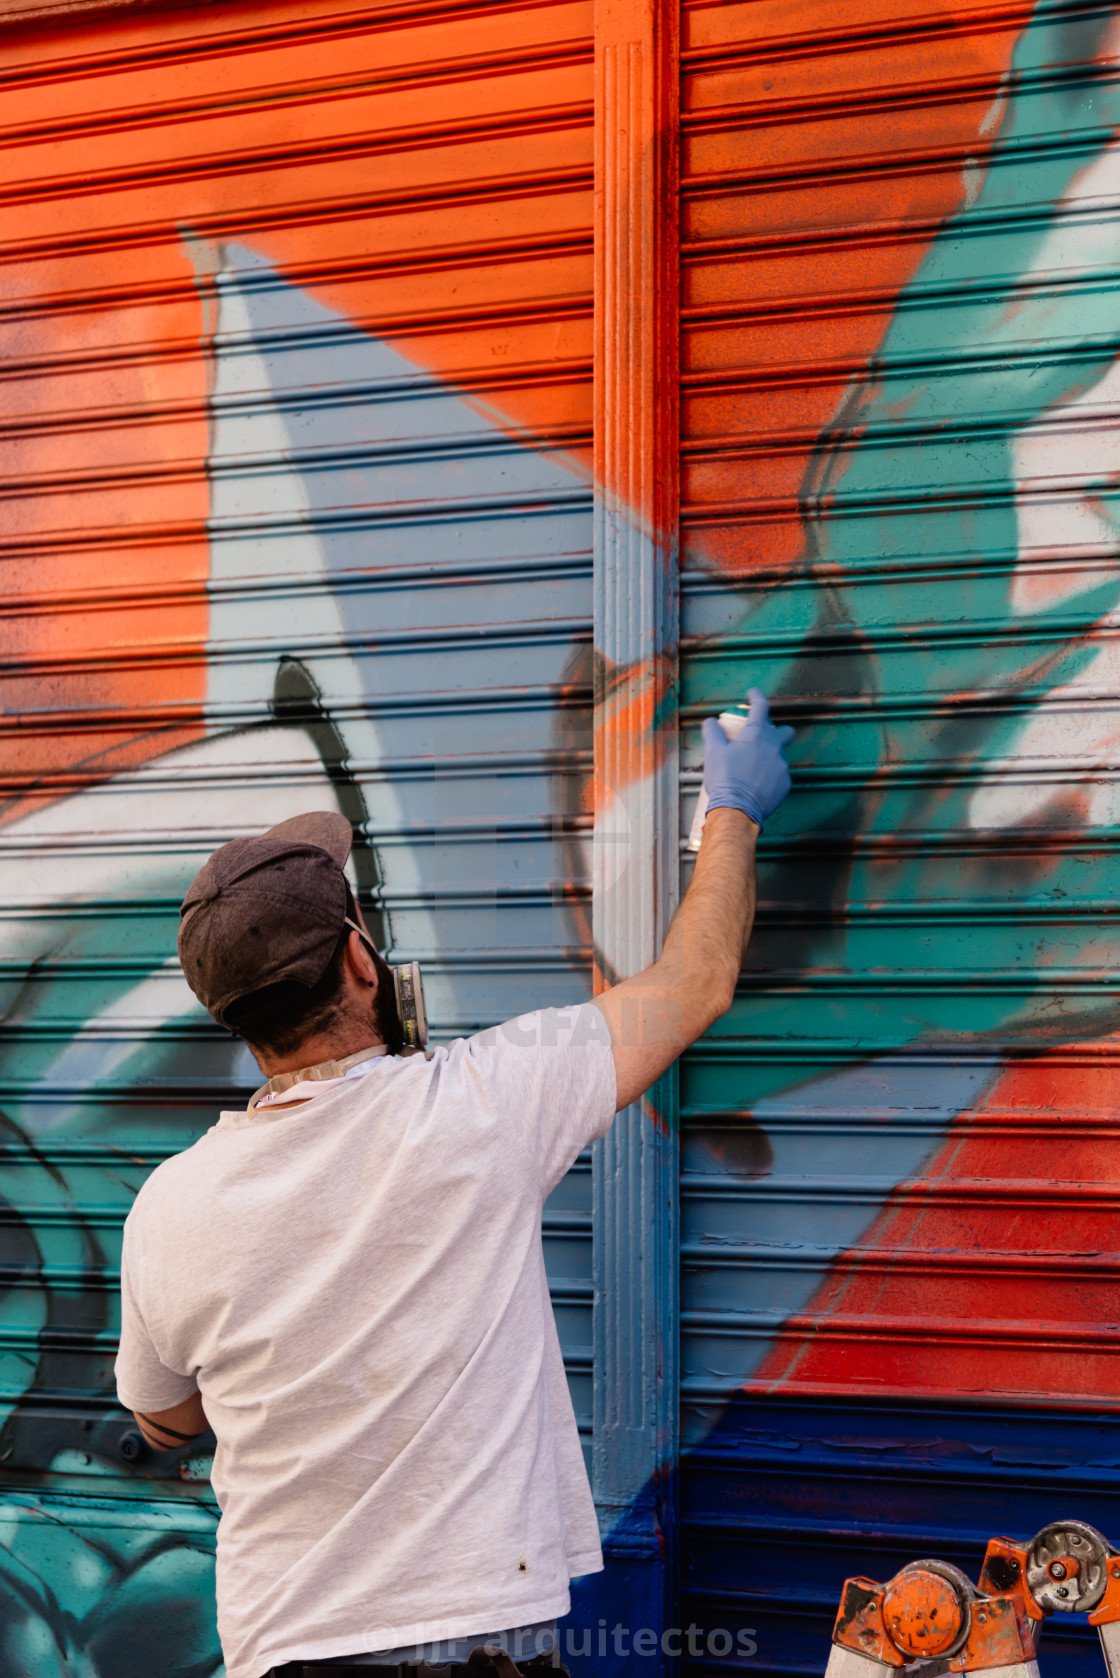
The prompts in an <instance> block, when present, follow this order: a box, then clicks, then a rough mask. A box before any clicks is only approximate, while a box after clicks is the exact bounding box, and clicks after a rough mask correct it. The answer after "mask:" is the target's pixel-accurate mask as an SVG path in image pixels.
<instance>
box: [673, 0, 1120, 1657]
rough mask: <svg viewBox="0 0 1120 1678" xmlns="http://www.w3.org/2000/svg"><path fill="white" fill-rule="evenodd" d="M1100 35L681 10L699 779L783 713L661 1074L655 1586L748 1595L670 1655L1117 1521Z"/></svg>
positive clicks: (1104, 130) (1110, 25)
mask: <svg viewBox="0 0 1120 1678" xmlns="http://www.w3.org/2000/svg"><path fill="white" fill-rule="evenodd" d="M1118 31H1120V20H1118V18H1117V14H1116V11H1115V10H1114V9H1113V8H1112V7H1107V6H1084V7H1082V6H1078V5H1073V6H1063V7H1053V6H1050V5H1047V4H1039V5H1038V6H1036V7H1035V8H1034V9H1033V10H1032V9H1031V8H1029V7H1024V6H1020V5H1013V6H994V7H980V6H971V5H960V6H954V7H952V8H950V9H948V10H946V9H940V10H938V9H933V8H929V7H927V6H924V5H923V4H922V0H915V3H910V0H851V3H844V4H842V5H840V6H836V5H828V6H824V5H818V4H810V5H799V6H797V7H790V6H788V5H785V4H779V3H770V0H765V3H763V4H751V5H739V4H720V5H711V4H703V3H692V0H689V3H688V4H686V6H685V9H684V23H683V32H682V66H683V72H682V75H683V79H682V137H683V155H682V177H683V205H682V231H681V237H682V312H683V332H682V370H681V404H682V428H683V443H682V450H683V453H682V485H683V487H682V525H683V540H682V638H683V651H682V716H683V719H684V722H685V724H686V725H689V724H691V725H692V728H691V729H689V728H688V727H687V726H686V733H685V762H686V774H685V777H684V782H685V788H686V791H687V792H690V791H691V790H692V789H693V788H694V787H695V785H696V781H697V771H696V766H697V764H698V739H697V736H696V734H695V732H694V729H695V724H696V723H697V722H698V720H699V718H700V717H701V716H702V715H704V714H705V713H707V712H710V711H712V710H716V709H719V708H721V707H723V706H726V705H727V704H729V703H733V702H736V701H738V700H740V699H741V698H742V697H743V694H744V692H745V690H746V688H747V687H748V686H749V685H751V684H752V683H758V684H760V685H762V686H764V687H766V688H767V689H768V690H769V691H770V693H771V694H772V695H773V696H774V698H775V708H776V710H777V712H778V714H779V716H780V717H781V719H782V720H785V721H789V722H792V723H793V724H794V725H795V726H796V727H797V729H798V739H797V742H796V744H795V747H794V749H793V757H794V760H795V762H796V766H797V773H796V776H795V783H794V785H795V790H794V793H793V796H792V797H791V798H790V800H789V802H788V804H787V806H786V807H785V808H784V809H783V810H782V811H781V812H780V813H779V815H778V816H777V817H776V818H775V819H774V821H773V823H772V824H771V825H770V827H769V828H768V830H767V833H766V836H765V838H764V841H763V845H762V853H761V855H762V866H761V881H762V885H761V898H762V904H761V911H760V916H759V928H758V933H757V935H756V939H755V942H754V944H753V946H752V950H751V953H750V957H749V961H748V966H747V970H746V972H745V974H744V978H743V981H742V984H741V987H740V992H739V995H738V997H737V1000H736V1004H735V1007H734V1009H733V1011H732V1013H731V1014H730V1015H729V1016H728V1018H727V1020H726V1021H724V1022H722V1024H721V1025H720V1026H719V1027H717V1029H716V1030H715V1031H714V1032H713V1033H712V1034H711V1035H710V1036H709V1037H708V1038H707V1040H706V1041H705V1042H704V1043H702V1044H701V1045H699V1046H698V1048H697V1049H696V1051H695V1052H694V1053H692V1054H691V1055H690V1056H689V1057H688V1061H687V1066H686V1068H685V1071H684V1073H683V1076H682V1177H681V1229H682V1272H681V1296H682V1352H681V1361H682V1435H683V1442H684V1452H685V1455H684V1460H683V1465H682V1557H683V1592H684V1597H683V1607H682V1623H687V1622H688V1621H689V1620H690V1619H695V1620H696V1621H697V1622H698V1623H701V1624H704V1625H712V1624H716V1625H719V1626H722V1627H727V1628H730V1630H731V1631H732V1632H738V1631H741V1630H744V1628H747V1627H749V1628H752V1629H751V1631H750V1632H749V1634H748V1633H746V1632H745V1633H744V1642H743V1643H742V1644H739V1645H737V1646H736V1647H735V1648H734V1649H732V1651H731V1652H730V1653H729V1654H728V1655H727V1658H726V1660H725V1661H721V1660H719V1659H715V1658H711V1657H707V1656H706V1657H705V1658H703V1659H698V1660H695V1661H689V1660H687V1659H686V1661H685V1670H686V1671H690V1670H694V1669H695V1670H699V1669H700V1668H701V1667H703V1668H704V1669H705V1670H710V1669H716V1668H720V1667H722V1666H734V1665H736V1664H743V1663H745V1661H746V1656H745V1655H744V1650H746V1649H747V1645H748V1644H757V1652H756V1653H754V1654H753V1655H751V1657H750V1660H749V1665H750V1669H751V1670H752V1671H760V1670H766V1671H803V1672H809V1671H820V1670H822V1668H823V1662H824V1658H825V1654H826V1646H827V1636H828V1631H829V1628H830V1624H831V1620H832V1616H833V1614H834V1611H835V1604H836V1595H837V1590H838V1587H839V1584H840V1581H841V1580H842V1578H843V1577H844V1576H845V1575H846V1574H851V1573H855V1572H860V1571H863V1572H866V1573H870V1574H871V1575H872V1576H874V1577H884V1576H887V1575H889V1574H890V1573H891V1572H892V1571H893V1570H894V1567H895V1566H896V1565H899V1564H900V1563H901V1562H902V1561H903V1560H906V1559H911V1558H913V1557H914V1556H916V1555H919V1554H931V1553H932V1554H945V1555H947V1556H949V1557H950V1558H951V1559H954V1560H957V1561H959V1562H960V1563H961V1564H962V1565H966V1566H969V1567H970V1568H975V1566H976V1564H977V1563H978V1561H979V1557H980V1553H981V1549H982V1544H983V1541H984V1539H985V1538H986V1537H987V1536H988V1535H989V1534H991V1533H994V1532H1000V1531H1004V1530H1010V1531H1012V1532H1017V1533H1022V1534H1029V1533H1030V1532H1032V1531H1033V1530H1035V1529H1037V1528H1038V1527H1039V1526H1040V1525H1041V1524H1042V1523H1043V1522H1044V1521H1046V1520H1050V1519H1054V1518H1056V1517H1057V1516H1058V1515H1059V1514H1061V1513H1063V1512H1065V1511H1067V1510H1068V1511H1069V1512H1070V1513H1073V1512H1075V1511H1076V1512H1078V1513H1080V1514H1081V1515H1082V1516H1083V1517H1084V1518H1087V1519H1089V1520H1093V1521H1096V1522H1098V1523H1099V1524H1100V1525H1101V1526H1102V1527H1103V1529H1104V1530H1105V1531H1107V1532H1110V1533H1112V1534H1115V1533H1116V1531H1117V1530H1118V1529H1120V1519H1118V1516H1120V1509H1118V1507H1117V1499H1116V1483H1117V1476H1116V1468H1115V1463H1116V1460H1117V1446H1118V1436H1117V1424H1116V1420H1115V1415H1116V1410H1117V1401H1118V1399H1120V1363H1118V1360H1117V1338H1116V1328H1115V1322H1116V1308H1115V1300H1116V1286H1117V1279H1118V1275H1120V1254H1118V1251H1117V1246H1118V1244H1117V1241H1116V1239H1115V1228H1116V1213H1117V1209H1118V1189H1120V1183H1118V1176H1120V1174H1118V1172H1117V1168H1116V1163H1115V1142H1116V1137H1117V1119H1116V1100H1117V1097H1116V1090H1117V1083H1116V1072H1115V1066H1116V1039H1115V1032H1116V1028H1117V977H1116V973H1117V945H1116V937H1115V932H1114V909H1113V905H1114V900H1115V895H1116V872H1115V855H1116V823H1117V814H1118V810H1117V794H1116V790H1115V789H1116V778H1115V777H1116V765H1117V742H1118V739H1120V731H1118V721H1117V701H1116V693H1117V681H1116V651H1115V648H1116V630H1115V622H1116V618H1115V613H1116V607H1117V600H1118V584H1117V570H1116V559H1115V555H1116V551H1117V548H1116V500H1115V484H1116V472H1117V466H1118V464H1120V445H1118V443H1117V430H1116V390H1117V388H1120V387H1118V386H1117V372H1116V369H1117V361H1116V355H1117V349H1118V340H1117V333H1116V325H1115V297H1116V290H1115V273H1116V261H1117V254H1118V237H1120V235H1118V231H1117V229H1118V226H1120V223H1118V220H1117V181H1118V179H1120V176H1118V151H1117V145H1116V141H1115V131H1116V126H1117V122H1118V118H1120V85H1118V81H1117V76H1116V62H1117V59H1116V54H1117V47H1118V44H1120V32H1118ZM689 765H691V766H692V767H691V773H688V772H687V771H688V768H689ZM683 815H684V820H685V822H686V824H687V821H688V819H689V818H690V815H691V798H688V797H686V798H685V800H684V808H683ZM1047 1639H1048V1644H1049V1647H1050V1658H1051V1659H1054V1660H1057V1659H1059V1658H1060V1659H1064V1660H1066V1661H1067V1662H1068V1663H1072V1667H1073V1669H1074V1670H1078V1671H1080V1670H1082V1669H1083V1668H1087V1667H1088V1666H1092V1669H1093V1670H1096V1667H1095V1663H1096V1661H1097V1660H1098V1658H1099V1656H1098V1654H1097V1651H1096V1647H1095V1644H1093V1643H1089V1642H1086V1641H1085V1639H1084V1636H1083V1634H1082V1633H1081V1632H1080V1631H1079V1628H1077V1627H1076V1626H1074V1627H1072V1628H1070V1627H1069V1626H1065V1627H1062V1626H1059V1627H1058V1628H1057V1630H1055V1631H1050V1632H1048V1633H1047ZM1046 1646H1047V1645H1045V1644H1044V1657H1045V1649H1046Z"/></svg>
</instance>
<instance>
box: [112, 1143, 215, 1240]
mask: <svg viewBox="0 0 1120 1678" xmlns="http://www.w3.org/2000/svg"><path fill="white" fill-rule="evenodd" d="M213 1134H214V1132H213V1130H208V1131H204V1132H203V1134H202V1135H201V1136H200V1137H198V1138H197V1139H196V1140H195V1141H194V1142H192V1143H190V1144H189V1146H187V1147H186V1148H183V1149H181V1150H180V1151H179V1153H177V1154H169V1155H168V1157H167V1159H164V1160H161V1161H160V1163H159V1164H158V1165H157V1166H156V1168H155V1170H154V1171H151V1172H149V1174H148V1176H147V1177H145V1179H144V1181H143V1183H141V1185H140V1188H139V1190H138V1191H137V1194H136V1199H135V1200H134V1201H133V1203H132V1210H131V1212H130V1213H129V1218H130V1220H132V1219H135V1218H136V1216H137V1214H138V1213H139V1215H140V1216H141V1217H143V1216H144V1215H145V1213H146V1212H147V1210H148V1209H149V1208H152V1207H155V1206H156V1205H157V1204H158V1205H162V1204H164V1203H166V1202H167V1201H168V1200H169V1199H171V1200H174V1199H175V1198H177V1197H178V1196H179V1195H180V1194H181V1192H182V1189H183V1187H184V1184H185V1183H186V1182H187V1181H189V1180H190V1179H192V1178H194V1177H196V1176H197V1174H198V1172H199V1170H200V1169H202V1156H203V1154H204V1153H205V1152H206V1149H207V1144H208V1141H209V1138H210V1137H212V1136H213Z"/></svg>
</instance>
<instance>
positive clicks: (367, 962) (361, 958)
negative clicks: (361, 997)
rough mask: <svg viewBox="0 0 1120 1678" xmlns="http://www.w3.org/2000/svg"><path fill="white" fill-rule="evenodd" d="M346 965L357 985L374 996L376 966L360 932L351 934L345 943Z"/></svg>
mask: <svg viewBox="0 0 1120 1678" xmlns="http://www.w3.org/2000/svg"><path fill="white" fill-rule="evenodd" d="M346 965H347V967H348V968H349V970H350V972H351V973H352V974H353V976H354V978H355V979H357V980H358V981H359V983H361V984H363V985H365V986H366V987H367V988H368V989H369V990H371V991H373V992H374V993H375V994H376V991H377V981H378V973H377V964H376V963H375V961H374V959H373V957H372V955H370V952H369V948H368V946H367V945H366V941H365V939H364V938H363V937H362V935H361V933H360V932H352V933H351V934H350V937H349V938H348V939H347V941H346Z"/></svg>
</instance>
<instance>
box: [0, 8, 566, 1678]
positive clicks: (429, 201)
mask: <svg viewBox="0 0 1120 1678" xmlns="http://www.w3.org/2000/svg"><path fill="white" fill-rule="evenodd" d="M591 55H592V19H591V7H590V4H589V3H587V0H555V3H546V4H531V5H523V6H522V5H510V4H502V5H489V6H487V5H479V4H470V3H469V0H468V3H464V4H459V5H454V4H434V3H420V4H408V5H393V4H381V5H373V6H371V5H362V6H355V5H351V6H346V5H337V6H331V5H319V4H316V5H305V4H281V5H235V4H229V5H225V4H223V5H221V6H218V5H213V6H201V7H193V8H186V9H180V10H172V11H166V12H144V13H137V14H135V15H133V16H131V17H129V18H127V19H126V18H118V19H116V20H111V21H106V20H100V21H95V20H93V19H87V20H86V21H85V22H83V21H82V20H81V19H80V18H76V19H73V20H71V21H70V22H68V24H67V25H66V27H65V30H63V29H62V27H61V26H60V25H57V24H56V25H55V26H54V28H53V30H52V33H51V34H50V35H49V36H48V35H46V34H44V33H41V32H38V31H32V30H27V31H25V32H23V33H14V32H12V31H10V30H9V31H8V32H7V33H6V35H5V36H4V37H3V38H2V39H0V78H2V82H3V88H4V103H3V110H2V112H0V127H2V140H3V151H2V156H3V184H2V186H0V196H2V198H3V201H4V205H5V212H6V226H7V228H8V238H7V241H6V244H5V249H4V251H3V253H2V255H0V285H2V298H0V339H2V342H3V349H4V360H3V368H2V371H0V378H2V381H3V412H2V418H0V436H2V447H3V463H4V472H3V483H2V489H0V506H2V542H3V557H4V568H5V577H6V590H5V601H4V613H3V623H4V629H3V634H4V660H3V668H2V692H3V709H4V714H5V720H4V721H3V723H2V724H0V776H2V778H3V791H4V806H3V818H4V819H3V825H2V826H0V852H2V855H3V859H4V880H5V892H4V899H3V905H2V910H0V928H2V937H3V948H2V958H0V962H2V965H0V972H2V976H3V1010H4V1018H3V1025H2V1031H3V1041H4V1046H5V1056H4V1069H3V1077H2V1082H3V1098H2V1112H3V1123H4V1131H5V1135H4V1137H3V1138H2V1139H0V1152H2V1154H3V1161H4V1174H3V1198H2V1200H0V1229H2V1231H3V1235H2V1243H3V1259H2V1262H0V1285H2V1289H3V1293H2V1297H0V1348H2V1354H3V1364H2V1370H3V1373H2V1376H0V1398H2V1401H3V1406H4V1416H3V1429H2V1436H0V1461H2V1462H3V1465H4V1472H5V1497H4V1500H3V1507H2V1511H0V1528H2V1530H0V1648H2V1649H3V1658H4V1659H11V1660H15V1661H17V1664H18V1663H19V1660H22V1659H24V1658H27V1659H31V1658H32V1657H33V1658H34V1660H35V1662H36V1663H37V1664H36V1665H35V1670H36V1671H41V1672H43V1673H46V1672H47V1671H48V1670H49V1671H51V1672H54V1671H59V1672H61V1671H77V1670H79V1669H80V1670H82V1671H86V1670H90V1671H91V1672H92V1671H94V1670H96V1672H97V1673H98V1674H100V1675H101V1678H109V1675H110V1674H111V1675H112V1678H131V1675H135V1678H149V1674H150V1673H151V1672H152V1671H154V1670H155V1668H156V1665H157V1664H158V1666H159V1670H160V1671H168V1672H175V1673H182V1674H184V1675H185V1674H187V1673H188V1672H189V1673H190V1674H191V1675H192V1678H200V1675H202V1674H204V1673H209V1672H212V1671H215V1670H216V1669H217V1667H218V1666H219V1664H220V1653H219V1651H218V1648H217V1644H216V1640H215V1635H214V1631H213V1625H212V1602H211V1589H212V1587H211V1583H210V1576H209V1569H210V1566H211V1563H210V1559H209V1547H210V1545H211V1543H212V1528H213V1516H212V1513H211V1510H210V1505H209V1502H208V1488H207V1487H206V1484H205V1479H206V1464H205V1462H204V1461H201V1460H199V1459H198V1455H197V1453H195V1454H193V1455H184V1456H182V1457H181V1459H175V1458H172V1459H163V1460H157V1459H155V1458H154V1457H152V1456H151V1455H149V1454H147V1453H145V1452H143V1451H142V1452H141V1455H140V1458H139V1460H135V1461H126V1460H125V1459H124V1457H122V1450H123V1451H125V1452H127V1451H129V1450H130V1449H131V1448H132V1444H133V1442H132V1441H129V1440H127V1439H125V1440H124V1442H123V1443H122V1436H124V1435H127V1434H128V1432H129V1431H130V1430H129V1426H128V1422H127V1419H126V1418H123V1417H122V1416H121V1414H120V1412H119V1411H117V1410H116V1408H115V1405H114V1401H113V1397H112V1380H111V1364H112V1351H113V1331H114V1325H115V1322H116V1315H115V1311H116V1307H115V1301H114V1287H115V1282H116V1277H117V1265H118V1260H119V1240H120V1227H121V1223H122V1221H123V1217H124V1215H125V1213H126V1211H127V1208H128V1205H129V1203H130V1200H131V1196H132V1194H133V1193H134V1191H135V1189H136V1187H137V1186H138V1184H139V1183H140V1181H141V1180H142V1178H143V1176H144V1174H145V1172H146V1171H147V1170H148V1169H149V1168H150V1167H151V1165H153V1164H154V1163H155V1162H157V1161H158V1160H159V1159H161V1158H163V1157H164V1156H165V1155H166V1154H167V1153H168V1152H171V1151H175V1150H177V1149H179V1148H180V1147H182V1146H183V1145H184V1144H186V1143H187V1142H188V1141H189V1140H191V1139H192V1138H193V1137H194V1136H196V1135H197V1134H199V1132H200V1130H201V1129H203V1128H205V1127H206V1126H207V1125H209V1124H210V1123H211V1122H212V1119H213V1115H214V1112H215V1109H216V1108H217V1106H218V1105H220V1104H221V1103H222V1102H223V1101H228V1100H231V1099H239V1097H240V1094H241V1093H242V1092H243V1091H244V1090H245V1088H246V1087H250V1086H251V1085H252V1084H253V1083H255V1082H256V1081H257V1080H256V1079H255V1078H254V1077H253V1069H252V1067H251V1065H250V1063H249V1062H248V1060H247V1057H246V1055H245V1053H244V1051H243V1050H242V1049H239V1047H238V1046H236V1045H232V1044H231V1043H230V1042H228V1041H227V1040H225V1039H224V1038H222V1037H221V1035H220V1034H218V1033H216V1032H215V1031H214V1030H213V1029H211V1027H210V1025H209V1023H208V1022H207V1021H206V1019H205V1017H204V1016H202V1015H201V1013H200V1011H199V1010H198V1009H197V1008H196V1007H195V1006H194V1004H193V1001H192V999H191V997H190V995H189V993H188V992H187V991H186V989H185V986H184V984H183V981H182V979H181V976H180V975H179V973H178V971H177V967H176V964H175V961H174V949H175V929H176V917H177V907H178V901H179V898H180V896H181V893H182V891H183V888H184V887H185V885H186V883H187V882H188V880H189V879H190V878H191V876H192V875H193V873H194V871H195V870H196V868H197V867H198V865H199V863H200V861H201V859H202V858H203V857H204V856H205V855H206V854H207V852H208V851H209V850H210V849H212V848H213V847H214V846H215V845H216V844H218V843H220V842H221V841H223V840H225V839H227V838H229V837H231V836H232V835H234V834H236V833H240V832H243V831H246V830H251V829H254V828H261V827H264V826H265V825H267V824H269V823H271V822H273V821H275V820H278V819H281V818H282V817H284V816H286V815H289V814H292V813H295V812H296V811H299V810H303V809H307V808H314V807H316V806H322V805H324V804H328V805H337V807H338V808H340V809H341V810H343V811H344V812H345V813H346V814H347V815H348V816H350V817H351V819H352V820H353V821H354V823H355V825H356V827H357V828H358V830H359V833H360V844H359V845H358V847H357V851H356V872H357V879H358V883H359V884H360V886H361V888H362V891H363V894H364V896H365V901H366V904H367V906H368V911H369V913H370V914H372V915H374V916H375V917H376V918H377V924H378V926H379V928H380V930H381V933H382V936H383V938H384V939H385V941H386V942H387V944H388V946H389V948H390V955H391V957H392V955H394V954H395V955H396V956H397V957H399V958H404V957H409V958H412V957H418V958H419V959H420V960H421V961H422V962H423V963H424V965H425V971H426V973H427V975H428V977H429V1000H430V1004H431V1012H432V1015H433V1023H434V1029H435V1033H436V1035H437V1036H440V1035H443V1036H446V1035H449V1034H452V1033H456V1032H459V1031H462V1030H464V1029H470V1028H471V1027H473V1026H475V1025H477V1024H480V1023H487V1022H489V1021H492V1020H495V1019H499V1018H502V1017H505V1016H508V1015H511V1014H515V1013H518V1012H520V1011H522V1010H523V1009H525V1008H527V1007H532V1006H535V1005H537V1003H538V1002H540V1003H555V1002H562V1001H565V1000H569V999H577V998H582V997H583V996H585V995H587V994H588V993H589V990H590V936H589V932H588V929H587V916H586V898H587V895H588V891H589V872H588V865H587V862H586V859H585V855H584V847H585V838H586V833H587V830H588V826H589V822H590V814H589V811H588V810H587V808H586V790H587V782H588V777H589V772H590V762H591V734H590V730H591V716H590V705H591V671H590V635H591V553H590V550H591V491H590V429H591V273H592V269H591V262H592V252H591V227H592V209H591V172H592V59H591ZM546 1226H547V1227H546V1245H547V1254H548V1262H549V1267H550V1274H551V1276H552V1279H553V1282H554V1285H555V1291H556V1303H557V1307H558V1316H559V1318H560V1324H561V1333H562V1338H563V1340H564V1344H565V1352H566V1356H567V1359H568V1368H569V1373H570V1376H571V1380H572V1386H573V1392H574V1396H575V1400H576V1407H577V1411H578V1413H579V1415H580V1418H581V1421H582V1423H583V1425H584V1428H585V1431H587V1430H588V1429H589V1427H590V1415H591V1399H590V1355H591V1353H590V1347H591V1331H590V1306H591V1256H590V1168H589V1165H588V1164H587V1163H586V1162H584V1163H581V1164H580V1165H578V1166H577V1167H576V1169H575V1170H574V1171H573V1173H572V1174H571V1176H570V1177H569V1179H568V1180H567V1181H566V1182H565V1183H564V1184H563V1185H562V1186H561V1188H560V1190H559V1191H558V1192H557V1195H556V1196H555V1197H554V1200H553V1201H552V1202H551V1203H550V1205H549V1208H548V1209H547V1212H546ZM169 1649H174V1651H175V1653H174V1657H173V1662H172V1665H171V1666H168V1665H167V1664H166V1662H167V1660H168V1651H169ZM17 1657H18V1659H17ZM21 1670H22V1666H21Z"/></svg>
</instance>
